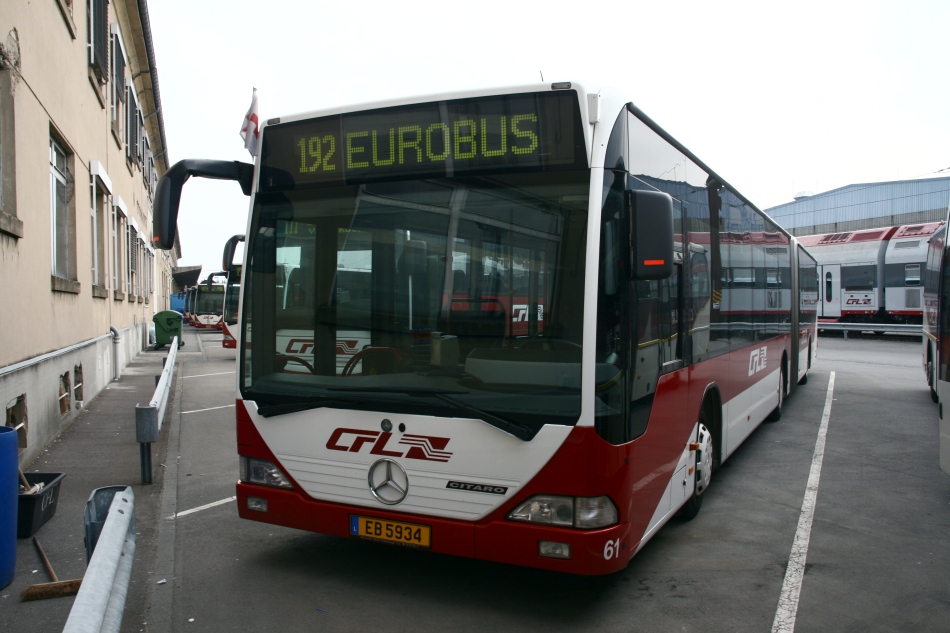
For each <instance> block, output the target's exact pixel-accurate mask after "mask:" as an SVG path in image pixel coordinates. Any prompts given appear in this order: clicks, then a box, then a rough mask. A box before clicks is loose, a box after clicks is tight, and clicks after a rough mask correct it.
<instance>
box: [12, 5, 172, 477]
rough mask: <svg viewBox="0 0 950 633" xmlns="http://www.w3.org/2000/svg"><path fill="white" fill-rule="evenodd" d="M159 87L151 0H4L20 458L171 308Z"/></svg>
mask: <svg viewBox="0 0 950 633" xmlns="http://www.w3.org/2000/svg"><path fill="white" fill-rule="evenodd" d="M158 87H159V86H158V76H157V72H156V69H155V60H154V53H153V50H152V37H151V31H150V28H149V22H148V11H147V7H146V3H145V0H137V1H136V0H112V1H111V2H110V1H109V0H32V1H28V0H6V1H4V2H0V290H2V296H3V300H2V302H0V407H2V410H0V412H2V413H5V424H7V425H9V426H15V427H18V439H19V444H20V449H21V452H20V462H21V464H26V463H29V462H30V461H32V459H33V458H34V457H35V456H36V455H37V454H39V452H41V451H42V449H43V448H44V447H45V446H46V445H47V444H48V443H49V442H50V441H51V440H52V439H53V438H55V437H56V436H57V435H58V434H59V433H60V432H61V431H62V430H63V429H64V428H66V427H67V426H68V425H69V424H70V422H72V420H73V419H74V418H75V417H76V416H77V415H79V413H80V412H81V410H82V407H83V406H84V404H85V403H88V402H89V401H90V400H92V399H93V398H94V397H95V396H96V395H97V394H98V393H99V392H100V391H101V390H102V389H103V388H104V387H105V386H106V385H108V383H109V382H110V381H111V380H114V379H115V378H116V377H118V376H119V375H120V373H121V370H122V368H123V367H124V366H125V365H127V364H128V362H129V361H130V360H131V359H132V358H134V357H135V356H136V355H137V354H138V353H139V352H140V351H142V350H143V349H144V348H145V346H146V345H147V344H148V328H149V326H150V325H151V323H152V316H153V315H154V314H155V313H156V312H158V311H160V310H167V309H168V308H169V301H170V294H171V292H172V269H173V268H174V267H175V266H176V265H177V257H178V256H180V251H179V250H178V249H176V250H173V251H156V250H154V249H153V248H152V247H151V242H152V239H151V238H152V209H151V205H152V196H153V194H154V191H155V187H156V185H157V182H158V179H159V178H160V177H161V175H162V174H163V173H164V172H165V170H166V169H167V160H168V154H167V152H166V147H165V130H164V121H163V118H162V112H161V101H160V97H159V89H158ZM131 414H132V412H130V415H131Z"/></svg>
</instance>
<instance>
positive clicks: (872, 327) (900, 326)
mask: <svg viewBox="0 0 950 633" xmlns="http://www.w3.org/2000/svg"><path fill="white" fill-rule="evenodd" d="M818 330H819V331H821V330H829V331H832V332H844V337H845V338H848V332H882V333H883V332H892V333H896V334H911V335H914V334H923V333H924V329H923V326H922V325H913V324H905V323H821V322H819V323H818Z"/></svg>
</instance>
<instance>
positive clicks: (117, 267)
mask: <svg viewBox="0 0 950 633" xmlns="http://www.w3.org/2000/svg"><path fill="white" fill-rule="evenodd" d="M116 198H118V196H116V197H115V198H113V202H114V204H113V207H112V288H113V290H114V296H113V298H115V299H124V298H125V294H124V293H123V292H122V287H123V283H124V281H125V280H124V275H123V273H122V271H123V270H124V269H123V266H122V263H123V262H122V251H123V250H124V249H123V245H124V237H123V236H124V235H125V231H126V222H127V220H126V216H125V213H124V210H123V208H122V205H121V199H118V200H116Z"/></svg>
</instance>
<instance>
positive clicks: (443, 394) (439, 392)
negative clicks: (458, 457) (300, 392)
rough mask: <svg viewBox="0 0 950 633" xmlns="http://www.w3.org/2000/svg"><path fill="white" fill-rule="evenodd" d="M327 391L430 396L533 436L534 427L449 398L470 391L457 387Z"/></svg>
mask: <svg viewBox="0 0 950 633" xmlns="http://www.w3.org/2000/svg"><path fill="white" fill-rule="evenodd" d="M328 391H364V392H372V393H404V394H406V395H409V396H432V397H433V398H437V399H438V400H441V401H442V402H447V403H449V404H451V405H452V407H453V408H455V409H458V410H459V411H462V412H464V413H467V414H469V415H470V416H472V417H474V418H478V419H479V420H482V421H483V422H487V423H488V424H491V425H492V426H494V427H495V428H498V429H501V430H502V431H504V432H505V433H510V434H511V435H514V436H515V437H517V438H518V439H520V440H525V441H528V440H530V439H531V438H532V437H534V434H535V431H534V429H530V428H528V427H526V426H522V425H520V424H515V423H514V422H509V421H508V420H506V419H504V418H501V417H499V416H497V415H495V414H494V413H489V412H488V411H484V410H482V409H479V408H477V407H473V406H471V405H469V404H465V403H464V402H461V401H459V400H456V399H455V398H450V397H449V396H448V395H447V394H453V395H454V394H467V393H471V391H462V390H458V389H438V388H433V387H330V388H329V389H328Z"/></svg>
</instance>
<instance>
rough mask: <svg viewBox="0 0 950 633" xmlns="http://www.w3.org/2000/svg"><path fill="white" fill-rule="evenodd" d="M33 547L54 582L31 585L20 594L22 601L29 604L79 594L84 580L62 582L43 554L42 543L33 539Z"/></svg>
mask: <svg viewBox="0 0 950 633" xmlns="http://www.w3.org/2000/svg"><path fill="white" fill-rule="evenodd" d="M33 545H36V551H38V552H39V553H40V558H42V559H43V566H44V567H46V573H48V574H49V576H50V578H52V579H53V582H46V583H43V584H40V585H30V586H29V587H27V588H26V589H24V590H23V593H21V594H20V600H22V601H23V602H28V601H30V600H45V599H47V598H60V597H62V596H74V595H76V594H77V593H79V585H81V584H82V578H76V579H75V580H60V579H59V578H57V577H56V572H54V571H53V566H52V565H50V564H49V559H48V558H46V554H44V553H43V548H42V547H40V542H39V541H38V540H37V539H36V537H35V536H34V537H33Z"/></svg>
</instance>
